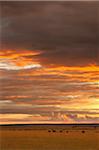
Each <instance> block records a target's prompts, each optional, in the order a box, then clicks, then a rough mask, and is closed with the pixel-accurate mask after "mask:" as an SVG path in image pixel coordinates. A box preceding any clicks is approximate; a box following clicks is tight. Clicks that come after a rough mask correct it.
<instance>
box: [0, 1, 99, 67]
mask: <svg viewBox="0 0 99 150" xmlns="http://www.w3.org/2000/svg"><path fill="white" fill-rule="evenodd" d="M98 6H99V2H1V8H2V9H1V20H2V22H1V29H2V30H1V31H2V37H1V38H2V39H1V41H2V48H5V49H8V48H10V49H13V48H14V49H30V50H32V49H34V50H37V49H40V50H42V51H43V52H44V53H43V54H41V55H40V56H39V57H40V59H41V62H42V63H44V64H45V61H46V64H62V65H77V64H78V62H79V64H78V65H86V64H90V63H96V64H97V65H98V62H99V44H98V39H99V12H98Z"/></svg>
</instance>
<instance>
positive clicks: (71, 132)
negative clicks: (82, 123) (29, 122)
mask: <svg viewBox="0 0 99 150" xmlns="http://www.w3.org/2000/svg"><path fill="white" fill-rule="evenodd" d="M47 128H48V127H47ZM47 128H45V129H43V127H42V128H37V129H35V128H33V127H32V128H25V127H21V128H19V129H17V127H14V129H13V128H12V129H11V128H10V129H9V128H2V129H1V131H0V137H1V140H0V150H99V129H98V128H97V129H90V127H89V128H87V129H86V128H83V127H82V128H80V129H78V128H77V129H73V128H72V127H68V128H65V129H64V130H63V129H61V127H58V128H56V129H55V127H54V129H53V128H51V129H49V128H48V129H47ZM54 130H55V131H54ZM82 131H85V132H84V133H83V132H82Z"/></svg>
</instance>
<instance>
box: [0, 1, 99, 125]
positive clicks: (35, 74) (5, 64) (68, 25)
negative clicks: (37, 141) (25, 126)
mask: <svg viewBox="0 0 99 150" xmlns="http://www.w3.org/2000/svg"><path fill="white" fill-rule="evenodd" d="M0 123H1V124H10V123H99V2H98V1H97V2H91V1H90V2H66V1H65V2H58V1H57V2H33V1H31V2H26V1H17V2H13V1H12V2H7V1H5V2H3V1H2V2H0Z"/></svg>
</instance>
